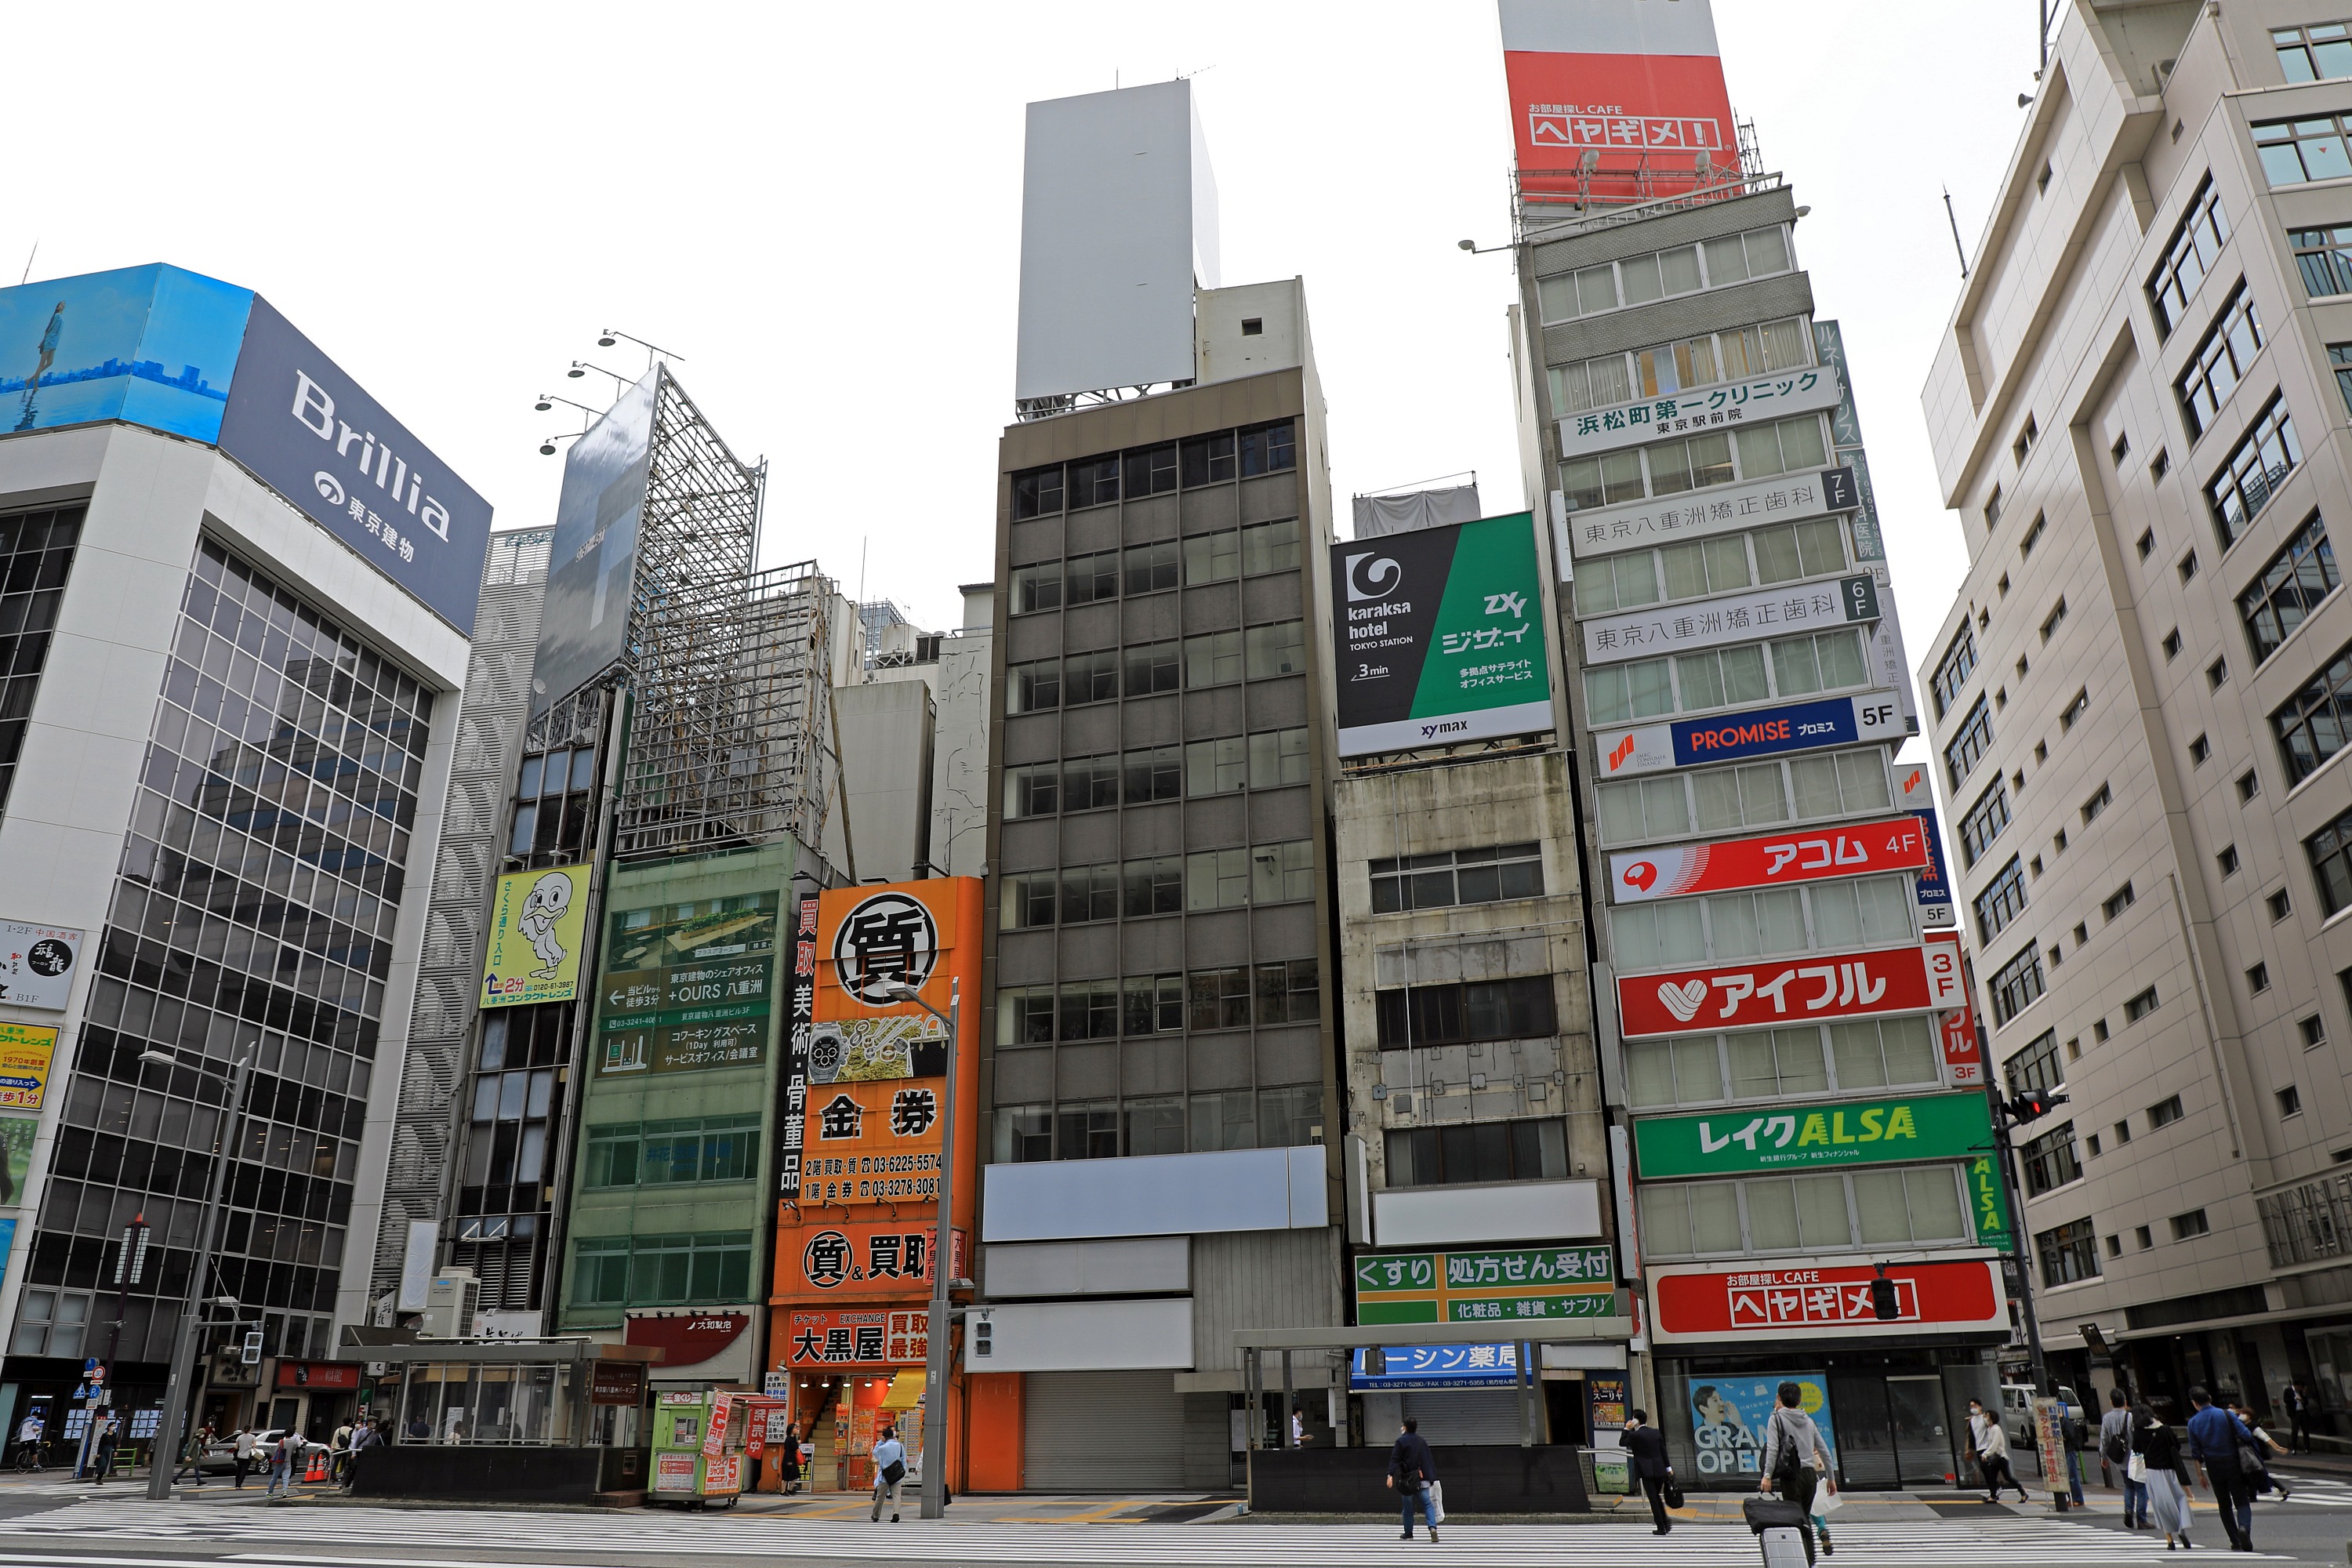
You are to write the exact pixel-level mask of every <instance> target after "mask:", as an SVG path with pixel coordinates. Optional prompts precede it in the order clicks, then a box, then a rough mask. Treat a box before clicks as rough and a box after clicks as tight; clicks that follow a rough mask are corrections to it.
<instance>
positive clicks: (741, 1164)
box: [582, 1111, 762, 1189]
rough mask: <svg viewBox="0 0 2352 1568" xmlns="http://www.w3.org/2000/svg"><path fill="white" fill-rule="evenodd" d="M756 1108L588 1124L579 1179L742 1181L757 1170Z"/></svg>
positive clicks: (604, 1184) (645, 1183)
mask: <svg viewBox="0 0 2352 1568" xmlns="http://www.w3.org/2000/svg"><path fill="white" fill-rule="evenodd" d="M761 1121H762V1118H761V1116H760V1114H759V1113H758V1112H757V1111H751V1112H747V1113H745V1114H742V1115H739V1116H706V1117H700V1118H688V1119H687V1120H683V1121H631V1122H623V1123H616V1124H614V1125H610V1126H604V1127H591V1128H589V1129H588V1136H587V1139H586V1141H585V1144H584V1147H583V1151H582V1153H583V1159H584V1161H585V1171H584V1173H583V1184H585V1185H587V1186H589V1187H594V1188H600V1189H601V1188H611V1187H667V1186H681V1185H684V1184H688V1183H701V1182H748V1181H750V1180H751V1179H752V1178H753V1177H754V1176H756V1175H758V1174H759V1173H760V1128H761Z"/></svg>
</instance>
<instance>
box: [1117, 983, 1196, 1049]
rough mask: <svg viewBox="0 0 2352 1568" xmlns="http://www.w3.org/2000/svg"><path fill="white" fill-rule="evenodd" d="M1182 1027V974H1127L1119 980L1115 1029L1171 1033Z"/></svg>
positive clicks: (1162, 1033) (1145, 1032) (1135, 1033)
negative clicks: (1117, 1020) (1117, 1018)
mask: <svg viewBox="0 0 2352 1568" xmlns="http://www.w3.org/2000/svg"><path fill="white" fill-rule="evenodd" d="M1183 1026H1184V977H1183V976H1182V975H1181V974H1138V975H1130V976H1129V977H1128V978H1127V979H1126V980H1123V981H1121V982H1120V983H1119V1028H1120V1031H1121V1032H1122V1033H1125V1034H1128V1035H1167V1034H1174V1033H1175V1032H1177V1031H1178V1030H1180V1029H1181V1028H1183Z"/></svg>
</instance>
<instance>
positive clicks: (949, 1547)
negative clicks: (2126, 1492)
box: [0, 1500, 2286, 1568]
mask: <svg viewBox="0 0 2352 1568" xmlns="http://www.w3.org/2000/svg"><path fill="white" fill-rule="evenodd" d="M958 1506H959V1507H963V1506H969V1500H967V1502H966V1503H961V1504H959V1505H958ZM981 1506H983V1507H984V1506H985V1505H984V1504H982V1505H981ZM1444 1533H1445V1540H1446V1543H1447V1545H1448V1546H1449V1547H1457V1548H1459V1549H1462V1550H1466V1551H1469V1552H1473V1553H1474V1554H1475V1560H1476V1561H1477V1562H1478V1563H1481V1564H1490V1563H1491V1564H1496V1565H1511V1568H1622V1565H1624V1564H1657V1565H1658V1568H1702V1565H1704V1568H1720V1565H1721V1564H1723V1563H1735V1562H1741V1561H1752V1560H1753V1554H1754V1553H1755V1551H1756V1548H1755V1545H1754V1543H1753V1538H1752V1537H1751V1536H1750V1535H1749V1534H1748V1531H1746V1530H1745V1529H1744V1528H1742V1527H1741V1526H1739V1525H1737V1524H1685V1525H1681V1526H1678V1527H1677V1528H1676V1529H1675V1532H1674V1533H1673V1534H1672V1535H1670V1536H1667V1537H1664V1539H1660V1538H1658V1537H1655V1536H1653V1535H1652V1534H1651V1533H1650V1531H1649V1528H1648V1526H1647V1525H1646V1524H1615V1523H1611V1524H1586V1525H1524V1524H1481V1523H1478V1522H1477V1521H1475V1520H1469V1519H1461V1520H1456V1521H1452V1522H1450V1523H1448V1524H1447V1525H1446V1527H1445V1531H1444ZM26 1536H37V1537H42V1538H46V1539H50V1540H56V1539H58V1538H60V1537H87V1538H90V1539H92V1540H97V1541H105V1542H110V1543H112V1544H114V1545H115V1546H117V1547H118V1548H128V1547H130V1546H131V1543H132V1542H173V1541H203V1542H207V1543H210V1544H214V1545H218V1544H220V1543H223V1542H228V1543H233V1544H235V1545H236V1546H239V1547H244V1548H247V1550H243V1551H240V1552H237V1553H236V1557H235V1559H234V1561H236V1563H239V1564H241V1565H245V1568H279V1565H282V1568H298V1565H312V1568H342V1565H358V1564H390V1563H398V1564H405V1565H409V1568H465V1565H466V1563H471V1562H473V1561H475V1560H473V1559H463V1560H458V1559H436V1558H435V1557H433V1556H431V1555H430V1553H431V1552H434V1551H435V1550H436V1549H438V1550H441V1551H444V1552H466V1551H467V1550H469V1549H486V1550H493V1551H506V1552H513V1551H529V1552H543V1553H563V1554H566V1556H567V1557H568V1558H569V1559H570V1560H571V1561H570V1563H565V1564H561V1565H549V1568H571V1564H572V1563H577V1564H580V1565H581V1568H615V1565H614V1563H612V1562H611V1561H610V1560H607V1559H605V1558H604V1554H606V1553H617V1554H621V1555H622V1556H624V1557H628V1556H635V1555H638V1554H645V1553H652V1552H662V1553H675V1554H677V1555H709V1556H740V1557H753V1558H761V1557H780V1558H791V1557H834V1558H843V1559H850V1560H856V1561H872V1562H882V1561H888V1560H894V1559H896V1560H908V1559H912V1560H917V1561H924V1560H938V1561H953V1562H956V1563H1219V1564H1235V1565H1242V1568H1357V1565H1358V1564H1360V1563H1365V1562H1367V1561H1369V1560H1372V1559H1376V1558H1381V1557H1385V1556H1387V1555H1389V1554H1391V1553H1395V1554H1400V1555H1407V1554H1411V1555H1418V1554H1420V1553H1423V1552H1427V1550H1428V1548H1427V1546H1426V1545H1425V1544H1422V1545H1418V1546H1415V1547H1407V1546H1406V1545H1405V1544H1404V1543H1403V1542H1400V1541H1398V1540H1397V1538H1396V1537H1397V1531H1396V1530H1395V1528H1394V1527H1393V1526H1391V1525H1370V1524H1349V1525H1330V1526H1310V1525H1264V1526H1259V1525H1253V1524H1209V1525H1153V1524H1088V1525H1055V1524H1042V1523H1036V1524H1033V1523H1003V1524H989V1523H981V1524H957V1523H950V1522H944V1521H941V1522H925V1521H919V1520H912V1519H910V1520H908V1521H906V1522H905V1523H903V1524H899V1525H897V1526H891V1525H873V1524H868V1523H866V1522H865V1521H862V1520H857V1521H830V1520H828V1521H817V1520H793V1519H790V1518H782V1517H759V1516H753V1517H749V1518H741V1519H727V1518H718V1519H712V1518H708V1517H705V1516H702V1515H692V1514H675V1513H663V1514H624V1515H618V1516H598V1515H588V1514H569V1513H535V1512H492V1511H488V1510H465V1511H462V1512H461V1511H453V1510H432V1509H402V1510H390V1509H384V1510H378V1509H356V1508H337V1509H332V1510H319V1511H317V1512H310V1511H297V1510H290V1509H247V1508H221V1507H212V1508H206V1507H201V1506H188V1505H182V1506H177V1507H173V1506H170V1505H161V1506H159V1505H155V1504H149V1503H143V1502H142V1503H131V1502H117V1501H111V1500H109V1501H96V1500H93V1501H89V1502H85V1503H81V1504H79V1505H77V1506H75V1507H72V1508H66V1509H59V1510H55V1511H53V1512H49V1513H45V1514H37V1515H33V1516H31V1517H28V1518H25V1519H20V1520H13V1521H0V1568H15V1563H14V1562H12V1559H14V1558H16V1553H15V1552H12V1551H11V1546H12V1545H14V1544H17V1542H11V1541H10V1540H9V1538H10V1537H16V1538H19V1541H20V1542H21V1538H23V1537H26ZM1836 1539H1837V1543H1838V1553H1837V1556H1836V1558H1835V1559H1834V1562H1835V1563H1837V1564H1839V1565H1840V1568H1933V1565H1935V1564H1937V1563H1947V1564H1956V1565H1957V1564H1977V1563H2036V1564H2041V1563H2052V1564H2082V1565H2084V1568H2091V1565H2098V1564H2112V1565H2115V1568H2133V1565H2142V1568H2152V1565H2154V1564H2156V1563H2161V1562H2164V1561H2166V1559H2165V1556H2164V1543H2163V1542H2162V1541H2161V1540H2157V1541H2153V1542H2151V1541H2148V1540H2146V1539H2144V1538H2141V1537H2137V1536H2133V1535H2126V1534H2124V1533H2122V1532H2120V1531H2112V1530H2105V1529H2101V1528H2098V1527H2096V1526H2093V1525H2085V1524H2079V1523H2074V1522H2071V1521H2058V1520H2048V1519H2036V1518H2032V1517H2026V1516H2018V1515H2011V1516H1993V1517H1989V1518H1986V1519H1982V1520H1921V1521H1916V1522H1915V1521H1878V1522H1873V1523H1853V1524H1847V1525H1842V1526H1840V1527H1839V1528H1838V1530H1837V1532H1836ZM289 1542H292V1543H294V1544H293V1546H292V1547H291V1548H290V1549H289V1546H288V1545H287V1544H286V1543H289ZM360 1553H376V1555H359V1554H360ZM1457 1555H1458V1552H1457ZM2254 1560H2255V1559H2248V1558H2232V1559H2231V1561H2232V1562H2247V1561H2254ZM2262 1560H2265V1561H2270V1562H2284V1561H2286V1559H2284V1558H2275V1557H2272V1558H2266V1559H2262ZM142 1561H145V1562H147V1563H158V1564H160V1563H163V1561H164V1559H163V1554H162V1553H161V1552H158V1553H155V1554H154V1555H152V1556H143V1557H142ZM2170 1561H2172V1562H2173V1563H2178V1562H2179V1558H2178V1557H2174V1558H2172V1559H2170Z"/></svg>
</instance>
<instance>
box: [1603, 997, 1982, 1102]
mask: <svg viewBox="0 0 2352 1568" xmlns="http://www.w3.org/2000/svg"><path fill="white" fill-rule="evenodd" d="M1624 1052H1625V1092H1626V1098H1627V1100H1629V1101H1630V1102H1631V1103H1632V1104H1633V1105H1634V1106H1635V1107H1636V1108H1640V1109H1648V1108H1652V1107H1661V1106H1675V1105H1718V1104H1721V1103H1723V1102H1724V1101H1726V1100H1772V1099H1777V1098H1779V1097H1780V1096H1782V1095H1791V1094H1810V1095H1824V1094H1853V1093H1857V1092H1859V1091H1861V1090H1864V1089H1896V1088H1906V1087H1909V1086H1912V1085H1918V1084H1933V1083H1935V1082H1937V1053H1936V1043H1935V1037H1934V1034H1933V1031H1932V1030H1931V1029H1930V1028H1929V1026H1928V1020H1927V1018H1926V1017H1924V1016H1911V1017H1901V1018H1882V1019H1864V1020H1862V1021H1859V1022H1855V1023H1849V1024H1809V1025H1805V1026H1802V1027H1800V1028H1793V1029H1756V1030H1750V1031H1747V1032H1743V1033H1740V1034H1735V1035H1678V1036H1675V1037H1673V1038H1671V1039H1664V1040H1628V1041H1626V1042H1625V1047H1624Z"/></svg>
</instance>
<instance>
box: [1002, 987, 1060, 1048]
mask: <svg viewBox="0 0 2352 1568" xmlns="http://www.w3.org/2000/svg"><path fill="white" fill-rule="evenodd" d="M1053 1039H1054V988H1053V987H1052V986H1050V985H1012V986H1006V987H1004V988H1003V989H1002V990H1000V991H998V992H997V994H996V1043H997V1044H998V1045H1000V1046H1040V1045H1050V1044H1052V1043H1053Z"/></svg>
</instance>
